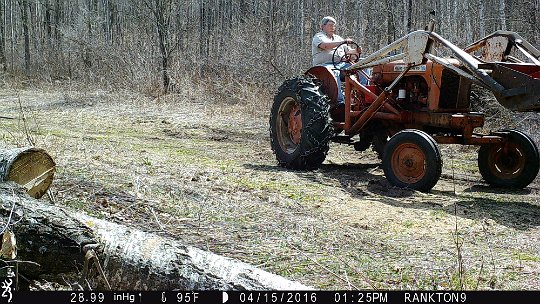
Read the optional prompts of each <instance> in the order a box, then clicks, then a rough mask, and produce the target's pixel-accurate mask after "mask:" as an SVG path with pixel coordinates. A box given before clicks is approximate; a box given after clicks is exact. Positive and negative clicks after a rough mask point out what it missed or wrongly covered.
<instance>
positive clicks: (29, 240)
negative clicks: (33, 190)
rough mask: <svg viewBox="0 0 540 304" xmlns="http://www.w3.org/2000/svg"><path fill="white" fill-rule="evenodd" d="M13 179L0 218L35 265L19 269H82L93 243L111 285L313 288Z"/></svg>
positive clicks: (2, 188) (0, 196) (3, 193)
mask: <svg viewBox="0 0 540 304" xmlns="http://www.w3.org/2000/svg"><path fill="white" fill-rule="evenodd" d="M13 185H14V184H12V183H10V184H7V183H0V200H1V204H0V206H1V208H0V219H2V220H3V222H4V223H6V222H7V221H8V218H9V217H11V219H10V221H11V222H12V223H14V225H13V226H14V229H13V232H14V234H15V237H16V239H17V245H18V248H19V250H18V256H17V258H18V259H19V260H27V261H34V262H37V263H39V264H40V265H41V266H40V267H36V266H34V265H25V264H21V265H20V266H19V269H20V271H22V272H23V273H24V274H25V275H26V276H33V277H36V276H37V277H39V276H40V275H44V274H47V275H48V277H49V278H50V276H51V275H55V274H56V275H60V274H63V273H75V272H77V271H78V270H79V271H80V270H81V269H84V267H83V266H82V265H83V264H84V262H85V257H84V256H85V254H84V251H85V248H96V250H95V252H97V257H98V259H99V260H100V263H99V264H100V265H101V268H102V269H103V273H104V277H105V278H106V279H107V281H108V283H110V285H111V287H112V289H113V290H188V289H189V290H193V289H197V290H216V289H218V290H245V289H247V290H250V289H257V290H299V289H300V290H309V289H312V288H311V287H308V286H305V285H302V284H300V283H297V282H293V281H290V280H288V279H286V278H283V277H281V276H278V275H275V274H272V273H269V272H266V271H263V270H261V269H258V268H256V267H254V266H251V265H249V264H246V263H243V262H241V261H238V260H235V259H231V258H226V257H223V256H219V255H216V254H214V253H211V252H208V251H204V250H200V249H197V248H195V247H192V246H188V245H186V244H183V243H182V242H181V240H177V239H173V238H167V237H162V236H158V235H155V234H152V233H147V232H144V231H140V230H136V229H132V228H129V227H126V226H123V225H119V224H115V223H111V222H108V221H105V220H102V219H97V218H94V217H91V216H88V215H86V214H83V213H80V212H72V211H68V210H64V209H63V208H60V207H59V206H55V205H51V204H48V203H44V202H42V201H38V200H35V199H33V198H30V197H28V196H27V195H26V194H25V193H23V192H22V191H17V189H15V190H14V189H13ZM12 210H13V211H12ZM10 214H11V215H10ZM87 256H88V255H87ZM94 275H95V277H93V278H89V280H90V281H91V282H92V283H94V284H96V285H95V287H96V289H105V286H106V285H105V284H104V283H103V282H105V280H101V279H100V278H99V276H98V273H97V272H95V274H94Z"/></svg>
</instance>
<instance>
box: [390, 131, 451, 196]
mask: <svg viewBox="0 0 540 304" xmlns="http://www.w3.org/2000/svg"><path fill="white" fill-rule="evenodd" d="M382 166H383V170H384V174H385V176H386V179H387V180H388V181H389V182H390V184H392V185H394V186H398V187H401V188H410V189H414V190H418V191H422V192H428V191H429V190H431V188H433V187H434V186H435V184H437V181H438V180H439V178H440V177H441V172H442V158H441V153H440V152H439V148H438V147H437V143H436V142H435V140H434V139H433V138H432V137H431V136H429V135H428V134H427V133H425V132H423V131H420V130H403V131H400V132H398V133H396V134H395V135H394V136H392V137H391V138H390V140H389V141H388V143H387V144H386V146H385V147H384V153H383V159H382Z"/></svg>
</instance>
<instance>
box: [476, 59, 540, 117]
mask: <svg viewBox="0 0 540 304" xmlns="http://www.w3.org/2000/svg"><path fill="white" fill-rule="evenodd" d="M481 68H487V69H489V70H491V74H490V76H491V77H492V78H493V79H494V80H495V81H497V82H498V83H499V84H500V85H502V86H503V87H504V88H506V89H505V90H502V91H494V92H493V95H495V98H497V101H498V102H499V103H500V104H501V105H503V106H504V107H505V108H507V109H509V110H512V111H519V112H526V111H527V112H540V66H538V65H534V64H526V63H507V62H505V63H502V62H498V63H487V64H483V65H481Z"/></svg>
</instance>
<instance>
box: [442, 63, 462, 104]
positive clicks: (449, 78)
mask: <svg viewBox="0 0 540 304" xmlns="http://www.w3.org/2000/svg"><path fill="white" fill-rule="evenodd" d="M459 78H460V77H459V76H458V75H456V74H455V73H453V72H450V71H449V70H446V69H445V70H444V71H443V72H442V80H441V97H440V100H439V108H442V109H455V108H457V107H458V96H459Z"/></svg>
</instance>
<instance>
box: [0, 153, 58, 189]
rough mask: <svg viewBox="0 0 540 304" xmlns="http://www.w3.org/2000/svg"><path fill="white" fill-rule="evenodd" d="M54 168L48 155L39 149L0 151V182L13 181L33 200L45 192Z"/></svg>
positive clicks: (51, 178)
mask: <svg viewBox="0 0 540 304" xmlns="http://www.w3.org/2000/svg"><path fill="white" fill-rule="evenodd" d="M55 167H56V165H55V163H54V161H53V159H52V158H51V157H50V156H49V154H47V152H45V151H44V150H42V149H39V148H30V147H26V148H16V149H8V150H3V149H0V181H14V182H16V183H17V184H19V185H21V186H22V187H23V188H25V189H26V191H27V192H28V195H30V196H31V197H34V198H40V197H41V196H43V194H45V193H46V192H47V190H48V189H49V187H50V185H51V183H52V181H53V177H54V172H55Z"/></svg>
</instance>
